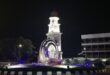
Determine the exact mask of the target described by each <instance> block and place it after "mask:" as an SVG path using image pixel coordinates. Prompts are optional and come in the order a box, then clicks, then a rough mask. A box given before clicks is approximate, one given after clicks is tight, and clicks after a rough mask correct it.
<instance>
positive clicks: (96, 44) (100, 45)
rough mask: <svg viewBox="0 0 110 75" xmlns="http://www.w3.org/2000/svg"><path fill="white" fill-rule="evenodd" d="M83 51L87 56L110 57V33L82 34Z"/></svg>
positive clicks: (82, 53)
mask: <svg viewBox="0 0 110 75" xmlns="http://www.w3.org/2000/svg"><path fill="white" fill-rule="evenodd" d="M81 39H82V43H81V46H82V52H81V53H79V55H84V56H85V57H87V58H110V33H98V34H84V35H81Z"/></svg>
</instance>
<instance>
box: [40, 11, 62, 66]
mask: <svg viewBox="0 0 110 75" xmlns="http://www.w3.org/2000/svg"><path fill="white" fill-rule="evenodd" d="M55 14H56V12H53V13H52V16H51V17H50V18H49V20H50V23H49V24H48V27H49V29H48V33H47V34H46V36H47V39H46V40H44V41H43V42H42V43H41V46H40V50H39V58H38V62H39V63H42V64H61V61H62V51H61V34H62V33H61V32H60V24H59V23H58V20H59V17H57V16H56V15H55Z"/></svg>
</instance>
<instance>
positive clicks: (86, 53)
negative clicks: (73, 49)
mask: <svg viewBox="0 0 110 75" xmlns="http://www.w3.org/2000/svg"><path fill="white" fill-rule="evenodd" d="M83 50H84V51H85V58H86V60H87V49H86V47H84V48H83Z"/></svg>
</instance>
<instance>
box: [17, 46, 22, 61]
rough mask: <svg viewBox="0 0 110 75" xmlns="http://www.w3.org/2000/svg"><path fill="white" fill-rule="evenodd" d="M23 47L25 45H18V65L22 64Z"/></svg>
mask: <svg viewBox="0 0 110 75" xmlns="http://www.w3.org/2000/svg"><path fill="white" fill-rule="evenodd" d="M22 47H23V45H22V44H19V45H18V49H19V50H18V58H19V59H18V63H20V62H21V48H22Z"/></svg>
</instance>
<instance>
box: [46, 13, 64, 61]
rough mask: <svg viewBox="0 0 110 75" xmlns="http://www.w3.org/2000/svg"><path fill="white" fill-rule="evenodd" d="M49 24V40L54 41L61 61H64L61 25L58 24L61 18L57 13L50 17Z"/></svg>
mask: <svg viewBox="0 0 110 75" xmlns="http://www.w3.org/2000/svg"><path fill="white" fill-rule="evenodd" d="M49 20H50V22H49V24H48V27H49V29H48V33H47V34H46V35H47V38H48V39H52V40H53V41H55V42H56V44H57V47H58V51H59V55H60V59H62V54H63V52H62V50H61V35H62V33H61V32H60V24H59V23H58V20H59V17H58V15H57V13H56V12H52V14H51V17H49Z"/></svg>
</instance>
